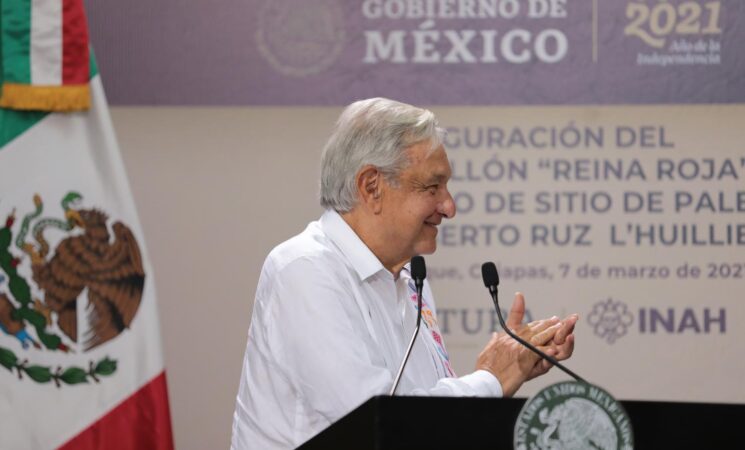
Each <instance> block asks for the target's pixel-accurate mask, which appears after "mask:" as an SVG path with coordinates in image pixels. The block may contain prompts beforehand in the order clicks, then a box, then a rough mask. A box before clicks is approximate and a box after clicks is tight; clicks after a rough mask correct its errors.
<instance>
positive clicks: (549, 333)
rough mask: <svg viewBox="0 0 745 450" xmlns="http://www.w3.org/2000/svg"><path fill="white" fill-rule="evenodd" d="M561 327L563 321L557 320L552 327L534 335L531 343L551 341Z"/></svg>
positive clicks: (540, 343)
mask: <svg viewBox="0 0 745 450" xmlns="http://www.w3.org/2000/svg"><path fill="white" fill-rule="evenodd" d="M559 328H561V322H556V323H555V324H554V325H551V326H550V327H548V328H546V329H545V330H543V331H541V332H540V333H538V334H536V335H535V336H533V337H532V338H531V339H530V343H531V344H533V345H545V344H547V343H548V342H549V341H551V339H553V338H554V336H555V335H556V332H557V331H559Z"/></svg>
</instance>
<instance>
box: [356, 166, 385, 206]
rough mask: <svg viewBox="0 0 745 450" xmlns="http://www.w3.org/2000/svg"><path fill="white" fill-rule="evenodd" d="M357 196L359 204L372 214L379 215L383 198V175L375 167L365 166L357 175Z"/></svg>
mask: <svg viewBox="0 0 745 450" xmlns="http://www.w3.org/2000/svg"><path fill="white" fill-rule="evenodd" d="M357 195H359V196H360V203H361V204H362V205H365V207H367V208H369V209H370V210H371V211H372V212H373V213H375V214H378V213H380V209H381V203H382V202H381V198H382V196H383V174H382V173H380V170H378V168H377V167H375V166H370V165H368V166H365V167H363V168H362V169H361V170H360V171H359V172H358V173H357Z"/></svg>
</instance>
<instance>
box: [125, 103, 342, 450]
mask: <svg viewBox="0 0 745 450" xmlns="http://www.w3.org/2000/svg"><path fill="white" fill-rule="evenodd" d="M111 113H112V118H113V121H114V126H115V128H116V131H117V135H118V139H119V144H120V147H121V151H122V155H123V158H124V162H125V165H126V168H127V172H128V175H129V179H130V183H131V186H132V190H133V195H134V197H135V203H136V205H137V209H138V212H139V215H140V220H141V223H142V228H143V230H144V233H145V239H146V242H147V246H148V250H149V256H150V259H151V261H152V263H153V267H154V270H155V282H156V285H157V293H158V302H159V309H160V317H161V326H162V329H161V330H162V336H163V343H164V349H163V350H164V353H165V362H166V370H167V376H168V385H169V393H170V402H171V413H172V419H173V429H174V435H175V441H176V447H177V448H179V449H182V450H187V449H207V448H215V449H217V448H228V447H229V445H230V427H231V424H232V414H233V407H234V401H235V394H236V391H237V388H238V378H239V375H240V371H241V363H242V358H243V352H244V349H245V344H246V333H247V330H248V324H249V320H250V314H251V308H252V305H253V296H254V290H255V287H256V282H257V280H258V275H259V270H260V268H261V264H262V263H263V260H264V257H265V256H266V254H267V253H268V251H269V250H270V249H271V248H272V247H273V246H274V245H276V244H277V243H279V242H281V241H283V240H284V239H286V238H288V237H289V236H292V235H293V234H296V233H298V232H300V231H301V230H302V229H303V227H304V226H305V224H306V223H307V222H309V221H310V220H313V219H314V218H316V217H317V216H318V215H319V214H320V211H321V209H320V207H319V206H317V204H318V202H317V201H316V196H317V194H316V190H317V188H316V187H317V177H318V169H317V167H318V161H319V156H320V152H321V148H322V145H323V142H324V141H325V138H326V136H327V135H328V133H329V130H330V128H331V126H332V124H333V122H334V120H335V118H336V116H337V115H338V113H339V110H338V109H337V108H328V109H319V108H314V109H312V110H311V109H307V110H304V109H297V108H294V109H283V108H252V109H237V108H236V109H227V108H223V109H212V108H122V107H119V108H112V111H111ZM280 123H284V124H286V125H285V126H280V125H278V124H280ZM298 142H303V145H302V147H298V144H297V143H298ZM259 229H260V230H261V231H260V232H257V230H259Z"/></svg>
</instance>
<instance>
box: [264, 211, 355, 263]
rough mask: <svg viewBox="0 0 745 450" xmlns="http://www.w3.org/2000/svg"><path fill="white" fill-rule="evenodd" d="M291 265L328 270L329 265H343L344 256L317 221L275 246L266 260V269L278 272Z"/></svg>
mask: <svg viewBox="0 0 745 450" xmlns="http://www.w3.org/2000/svg"><path fill="white" fill-rule="evenodd" d="M290 265H294V266H297V265H302V266H305V267H306V268H312V267H316V268H319V269H320V268H323V269H324V270H328V269H329V268H330V267H329V266H331V267H333V266H338V265H343V258H342V255H341V253H340V252H339V250H338V249H337V248H336V246H335V245H334V243H333V241H332V240H331V239H330V238H329V237H328V236H327V235H326V234H325V233H324V232H323V229H322V227H321V225H320V223H319V222H318V221H315V222H311V223H310V224H308V226H307V227H306V228H305V230H303V232H301V233H300V234H297V235H295V236H293V237H291V238H290V239H288V240H286V241H284V242H282V243H281V244H279V245H277V246H276V247H274V248H273V249H272V251H271V252H269V255H268V256H267V258H266V261H265V262H264V270H265V271H266V270H270V271H272V272H275V273H276V272H281V271H283V270H285V269H286V268H287V267H288V266H290Z"/></svg>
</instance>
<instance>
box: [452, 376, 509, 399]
mask: <svg viewBox="0 0 745 450" xmlns="http://www.w3.org/2000/svg"><path fill="white" fill-rule="evenodd" d="M460 379H461V381H463V382H464V383H466V384H467V385H468V386H470V387H471V388H472V389H473V390H474V393H475V394H476V395H477V396H479V397H502V396H503V392H502V384H501V383H500V382H499V380H497V377H495V376H494V375H493V374H492V373H491V372H489V371H488V370H477V371H476V372H473V373H469V374H468V375H464V376H462V377H460Z"/></svg>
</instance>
